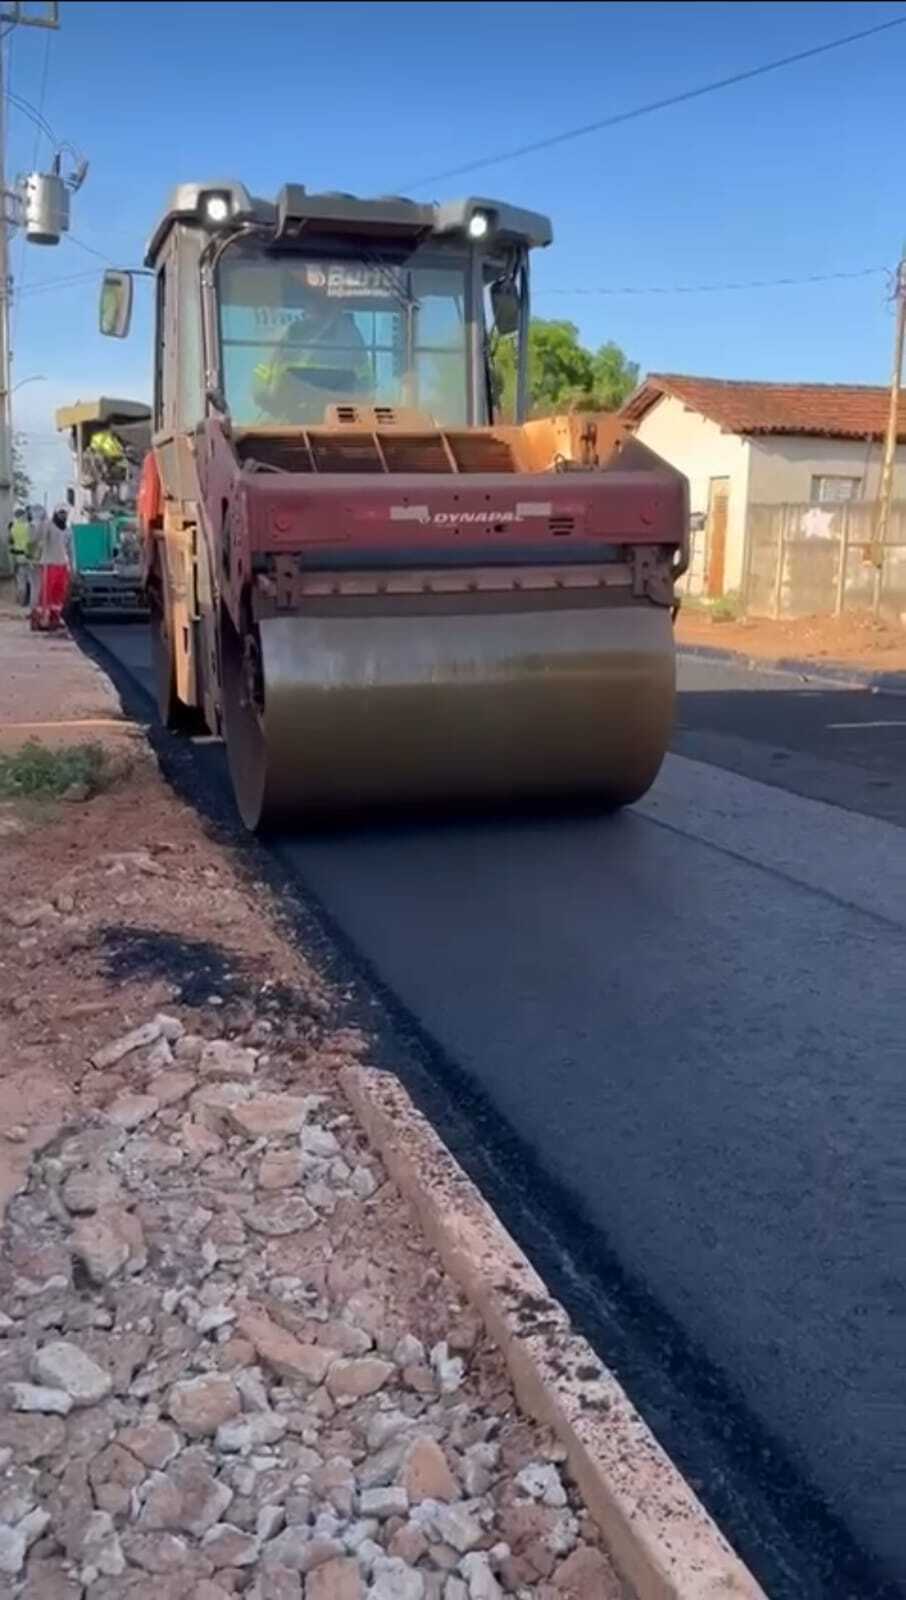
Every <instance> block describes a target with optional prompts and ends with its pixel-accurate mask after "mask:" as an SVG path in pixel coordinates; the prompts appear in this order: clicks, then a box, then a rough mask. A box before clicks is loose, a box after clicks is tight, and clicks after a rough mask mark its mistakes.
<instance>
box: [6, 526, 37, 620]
mask: <svg viewBox="0 0 906 1600" xmlns="http://www.w3.org/2000/svg"><path fill="white" fill-rule="evenodd" d="M31 542H32V541H31V525H30V523H29V520H28V512H27V511H26V510H25V509H24V508H20V510H18V511H17V512H16V515H15V516H14V518H13V520H12V522H11V523H10V525H9V550H10V555H11V557H12V563H13V576H14V578H15V582H16V605H17V606H27V605H28V592H29V576H30V573H31V555H32V550H31Z"/></svg>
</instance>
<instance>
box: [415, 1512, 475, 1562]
mask: <svg viewBox="0 0 906 1600" xmlns="http://www.w3.org/2000/svg"><path fill="white" fill-rule="evenodd" d="M411 1520H412V1522H414V1523H415V1524H416V1526H417V1527H419V1528H421V1530H422V1532H423V1533H426V1534H428V1536H429V1537H433V1538H435V1539H439V1540H440V1541H441V1543H442V1544H450V1545H452V1546H453V1549H454V1550H458V1551H459V1553H460V1555H465V1554H466V1552H467V1551H469V1550H474V1548H475V1546H476V1545H477V1544H480V1543H481V1541H482V1539H483V1538H484V1529H483V1528H482V1526H481V1523H480V1522H479V1521H478V1518H477V1515H475V1514H474V1512H473V1510H472V1509H471V1508H470V1507H469V1505H467V1504H465V1503H463V1502H459V1503H457V1504H455V1505H452V1506H447V1505H441V1504H440V1502H439V1501H438V1500H423V1501H422V1503H421V1505H420V1506H415V1507H414V1509H413V1511H412V1515H411Z"/></svg>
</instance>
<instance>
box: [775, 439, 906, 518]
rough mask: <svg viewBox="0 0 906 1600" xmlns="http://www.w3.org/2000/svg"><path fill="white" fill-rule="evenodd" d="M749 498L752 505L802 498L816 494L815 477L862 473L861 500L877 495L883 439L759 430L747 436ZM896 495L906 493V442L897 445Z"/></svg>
mask: <svg viewBox="0 0 906 1600" xmlns="http://www.w3.org/2000/svg"><path fill="white" fill-rule="evenodd" d="M749 446H750V450H751V455H750V461H749V500H750V502H751V504H752V505H759V504H760V505H777V504H779V503H780V502H782V501H792V502H794V503H795V502H803V501H807V500H810V499H811V497H812V478H813V477H819V476H823V477H830V476H834V477H846V478H861V479H862V480H863V482H862V491H861V494H860V496H859V498H860V499H862V500H874V499H876V498H877V494H878V486H879V482H880V476H881V452H882V449H883V446H882V444H881V442H880V440H877V439H875V440H873V441H872V443H871V445H870V447H869V445H867V444H866V442H865V440H864V439H813V438H811V437H809V436H808V435H806V434H790V435H786V434H784V435H777V436H776V437H775V436H772V435H765V434H760V435H757V436H755V437H753V438H752V439H750V441H749ZM894 497H895V498H896V499H898V500H900V499H906V446H904V445H900V446H899V447H898V450H897V466H896V472H895V478H894Z"/></svg>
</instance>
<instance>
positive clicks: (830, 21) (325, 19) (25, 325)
mask: <svg viewBox="0 0 906 1600" xmlns="http://www.w3.org/2000/svg"><path fill="white" fill-rule="evenodd" d="M61 11H62V27H61V30H60V32H59V34H57V35H55V36H53V37H52V38H51V39H50V42H49V53H48V54H47V56H46V63H47V72H46V83H45V51H46V50H47V49H48V45H47V40H46V36H45V35H44V34H42V33H40V32H38V31H37V30H25V29H20V30H17V32H16V33H15V35H14V36H13V38H12V41H11V59H10V63H9V69H10V81H9V87H10V89H11V90H12V92H13V93H14V94H16V95H19V96H25V97H26V98H28V99H29V100H31V101H33V102H35V103H40V104H42V105H43V110H44V115H45V116H46V118H47V119H48V120H49V122H50V123H51V124H52V126H53V128H54V130H55V131H56V133H57V134H58V136H59V137H60V138H65V139H68V140H69V141H71V142H72V143H73V144H74V145H76V146H77V147H78V148H79V149H80V150H82V151H84V153H85V154H86V155H87V156H88V158H89V159H90V162H91V171H90V174H89V177H88V181H87V183H86V185H85V187H84V189H83V190H82V191H81V192H80V193H79V194H78V195H77V196H76V197H75V199H74V202H73V228H72V231H73V235H74V236H75V239H77V240H80V241H81V246H80V245H79V244H77V243H75V242H73V241H67V242H65V243H64V244H63V245H61V246H60V247H59V248H58V249H53V250H43V251H42V250H40V249H37V248H35V247H29V248H28V249H27V250H23V249H22V248H21V246H20V244H19V242H16V243H14V247H13V264H14V271H15V276H16V279H17V282H18V283H19V285H20V286H21V287H22V289H23V290H24V292H23V294H22V296H21V300H20V303H19V306H18V309H17V312H16V319H15V329H14V334H15V374H14V378H15V379H16V380H18V379H24V378H28V377H30V376H32V375H33V374H42V375H43V376H44V378H45V379H46V380H47V381H45V382H42V383H29V384H26V385H23V387H22V389H21V390H20V391H19V393H18V394H17V396H16V402H15V403H16V416H17V422H18V424H19V425H20V426H21V427H22V428H23V429H25V430H26V432H27V434H28V438H29V454H30V458H31V465H32V467H33V470H34V475H35V478H36V479H37V480H38V482H39V483H40V485H41V487H42V488H44V487H47V488H49V489H50V490H51V492H52V493H57V492H59V486H60V483H61V481H62V474H63V470H64V469H63V462H64V459H65V458H64V457H62V456H61V454H60V451H59V449H58V447H57V446H55V444H54V441H53V410H54V408H55V407H56V406H57V405H60V404H64V403H66V402H68V401H70V400H72V399H75V398H77V397H83V398H84V397H88V396H90V395H93V394H96V393H98V392H101V391H105V392H107V393H115V394H119V395H126V396H131V395H136V396H141V395H143V394H146V393H147V391H148V387H149V382H150V342H149V339H150V335H149V326H148V322H147V318H146V316H145V315H139V317H138V318H137V322H136V325H135V328H134V332H133V336H132V339H131V340H130V341H128V342H127V343H126V344H125V345H119V344H114V343H113V341H110V340H102V339H101V338H100V337H99V336H98V335H97V333H96V331H95V330H96V315H95V306H96V296H97V281H96V280H93V279H92V278H90V277H89V278H80V279H79V280H78V281H76V282H71V283H67V284H61V285H59V286H58V287H57V288H56V289H51V288H48V289H46V290H43V289H41V288H40V285H41V284H43V283H48V284H49V283H51V282H52V281H53V280H57V279H63V278H69V277H70V276H73V277H74V276H75V275H77V274H82V273H86V272H88V273H91V272H92V271H93V269H94V267H95V266H97V268H98V269H99V270H100V269H101V268H102V262H100V261H99V260H97V258H96V257H94V256H92V255H91V254H89V253H88V251H87V250H86V249H85V248H84V247H85V246H89V247H90V248H91V249H92V250H95V251H100V252H102V253H103V254H104V255H106V256H109V258H110V259H111V260H112V261H114V262H115V263H116V264H117V265H131V264H138V262H139V261H140V258H141V252H142V245H143V242H144V240H145V237H146V236H147V234H148V232H149V231H150V228H151V225H152V223H153V221H154V220H155V218H156V215H157V213H158V212H159V211H160V209H161V208H162V205H163V201H164V198H165V195H166V192H167V190H168V188H169V187H170V186H171V185H172V184H173V183H174V182H176V181H177V180H179V179H180V178H188V177H201V178H207V177H211V176H214V177H216V176H222V175H228V176H236V177H240V178H242V179H244V180H245V182H246V183H247V184H248V185H249V186H250V187H252V188H254V189H256V190H257V191H258V192H259V193H265V194H268V193H273V192H274V191H275V190H276V189H277V187H278V186H279V185H280V184H281V183H282V182H283V181H285V180H287V179H295V180H297V181H301V182H303V183H305V184H307V185H308V186H309V187H312V188H340V189H349V190H352V191H358V192H360V193H364V194H367V193H387V192H394V191H395V192H399V191H400V189H401V188H402V189H403V191H404V192H411V193H414V194H416V195H418V196H421V197H428V196H430V195H432V194H433V193H434V192H435V188H437V189H438V190H440V189H441V188H443V190H444V192H447V193H449V192H452V193H454V194H457V193H462V192H464V191H473V192H475V191H477V192H479V193H484V194H489V195H499V196H501V197H502V198H506V199H511V200H513V201H514V202H516V203H521V204H525V205H528V206H531V207H534V208H535V209H538V210H544V211H548V212H550V214H551V215H552V216H553V218H554V227H555V243H554V245H553V246H552V248H551V249H550V250H549V251H547V252H546V253H544V255H543V256H542V257H541V258H540V259H538V260H537V264H536V272H535V287H536V304H535V310H536V312H537V314H538V315H542V316H560V317H570V318H571V319H572V320H574V321H575V322H577V323H578V324H579V327H580V329H581V332H582V334H583V336H584V338H585V339H586V340H587V341H588V342H590V343H593V344H594V343H598V342H601V341H603V340H605V339H609V338H613V339H616V340H617V341H618V343H620V344H621V345H622V346H623V347H624V348H625V350H626V351H627V353H628V354H629V355H630V356H632V357H633V359H635V360H637V361H638V362H640V364H641V366H642V368H643V369H662V370H664V369H666V370H674V371H685V372H698V373H706V374H709V375H715V376H725V377H755V378H778V379H779V378H785V379H795V378H799V379H814V380H820V381H834V380H844V381H845V380H848V381H854V382H881V381H884V379H885V378H886V375H887V370H888V366H889V345H890V338H891V314H890V307H889V305H888V303H887V301H886V282H885V278H884V277H883V276H882V275H876V276H872V277H865V278H856V279H853V280H851V281H842V282H836V283H828V284H817V285H814V286H803V287H794V288H774V289H752V290H749V291H745V292H721V293H709V294H694V295H692V294H690V295H676V294H663V295H662V294H657V295H655V294H651V295H635V296H628V295H612V296H611V295H607V296H604V295H597V294H593V293H581V294H579V293H575V292H574V291H575V290H577V289H578V290H586V291H587V290H593V289H598V288H601V287H607V286H612V287H620V286H634V287H636V288H644V287H649V286H654V287H663V286H670V285H675V284H695V283H702V282H708V283H713V282H721V281H724V280H727V279H731V280H738V279H758V278H774V277H779V276H784V275H789V276H801V275H806V274H811V273H815V274H820V273H829V272H856V271H858V270H860V269H861V268H864V267H873V266H888V265H892V264H893V263H894V262H895V260H896V257H897V254H898V252H899V250H900V248H901V246H902V244H903V240H904V237H906V206H904V203H903V202H904V187H906V186H904V181H903V158H902V154H901V151H900V149H899V143H900V141H899V139H898V133H899V128H900V124H901V117H902V103H903V84H904V81H906V27H903V28H902V29H893V30H891V31H890V32H889V33H887V34H884V35H881V36H879V37H876V38H874V39H868V40H865V41H863V42H861V43H857V44H854V45H851V46H849V47H848V48H846V49H843V50H840V51H838V52H834V53H832V54H829V55H826V56H823V57H818V58H817V59H815V60H812V61H807V62H804V63H801V64H799V65H797V66H793V67H790V68H786V69H783V70H781V71H779V72H777V73H775V74H772V75H770V76H767V77H764V78H761V79H756V80H754V81H753V82H750V83H747V84H743V85H740V86H738V87H735V88H731V89H728V90H726V91H722V92H720V93H716V94H714V95H711V96H708V97H706V98H704V99H701V100H698V101H694V102H692V103H691V104H688V105H685V106H678V107H675V108H672V109H668V110H664V111H661V112H658V113H655V114H654V115H651V116H649V117H646V118H644V119H642V120H640V121H637V122H633V123H629V124H627V125H626V126H624V127H618V128H615V129H611V130H609V131H605V132H601V133H597V134H592V135H590V136H588V137H585V138H581V139H577V140H575V141H574V142H572V143H569V144H563V145H560V146H557V147H555V148H554V149H552V150H549V151H544V152H539V153H536V154H533V155H528V156H525V157H523V158H521V159H518V160H514V161H504V162H501V163H500V165H499V166H493V167H490V168H488V169H487V170H484V171H481V172H479V173H476V174H475V175H474V176H473V177H471V178H457V179H455V180H451V182H450V183H449V184H448V185H443V186H440V185H438V186H433V185H431V184H428V185H427V186H425V185H418V184H417V183H414V182H413V180H417V179H418V178H419V177H421V176H424V175H425V174H431V173H434V172H436V171H437V170H439V169H443V168H446V167H448V166H452V165H455V164H456V163H458V162H459V161H467V160H469V159H470V158H471V157H473V156H474V157H478V156H481V155H484V154H486V153H488V152H489V151H494V150H497V149H506V148H507V147H509V146H512V145H518V144H522V143H524V142H526V141H529V140H532V139H535V138H542V137H544V136H545V135H546V134H548V133H556V132H559V131H560V130H561V129H563V128H568V127H571V126H573V125H575V124H578V123H583V122H587V121H591V120H593V119H594V118H596V117H604V116H607V115H608V114H609V113H611V112H614V111H618V110H620V109H622V108H625V107H629V106H632V105H634V104H637V103H639V102H641V101H648V100H652V99H655V98H657V97H658V96H661V95H668V94H671V93H673V92H676V91H679V90H682V89H684V88H687V87H693V86H695V85H696V84H698V83H701V82H703V81H706V80H707V79H709V78H716V77H720V76H721V75H723V74H726V73H731V72H734V71H736V70H739V69H741V68H745V67H748V66H752V65H756V64H757V63H759V62H760V61H766V60H768V59H770V58H771V57H773V56H777V55H784V54H787V53H791V52H793V51H795V50H798V49H803V48H807V47H808V46H810V45H813V44H816V43H820V42H821V41H822V40H825V39H829V38H832V37H834V36H835V35H837V34H844V33H848V32H851V31H856V30H857V29H860V28H864V27H868V26H870V25H871V24H872V23H873V22H878V21H884V20H886V19H888V18H890V17H894V16H897V15H900V14H906V3H901V4H873V3H859V4H849V3H824V4H821V5H816V4H795V3H790V4H787V3H761V0H752V3H745V0H743V3H735V4H723V3H721V0H716V3H693V4H682V3H675V4H659V3H650V4H648V3H644V0H642V3H636V4H623V3H615V4H598V3H594V0H586V3H561V4H559V5H558V6H556V7H553V6H551V5H550V3H549V0H540V3H533V0H529V3H526V0H520V3H519V4H518V5H517V4H509V3H503V4H499V3H496V0H489V3H474V4H472V3H463V0H459V3H450V4H448V3H446V0H439V3H433V4H432V3H422V4H418V3H416V0H411V3H410V0H406V3H399V4H398V3H389V0H388V3H383V0H371V3H367V4H357V3H354V0H352V3H350V0H347V3H344V4H330V3H321V4H292V3H284V4H271V3H269V0H258V3H257V4H250V3H248V0H240V3H238V4H234V3H230V0H226V3H224V0H218V3H214V4H205V3H193V0H189V3H178V0H165V3H142V0H139V3H131V4H130V5H128V6H115V5H112V4H110V3H107V0H99V3H96V0H64V3H63V5H62V7H61ZM42 84H44V85H45V87H44V93H43V98H42ZM9 146H10V159H9V168H10V172H11V173H16V172H19V171H23V170H25V169H27V168H29V167H31V165H32V163H33V160H34V157H35V130H34V127H33V126H32V124H31V123H30V122H29V121H28V120H27V118H25V117H24V116H23V115H22V114H21V112H19V111H18V110H16V109H15V107H11V108H10V123H9ZM48 149H49V147H48V145H47V142H46V141H44V140H39V143H38V155H39V157H40V158H42V160H45V161H46V158H47V155H48ZM139 299H140V300H142V299H143V292H142V289H141V287H140V288H139Z"/></svg>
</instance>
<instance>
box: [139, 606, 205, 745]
mask: <svg viewBox="0 0 906 1600" xmlns="http://www.w3.org/2000/svg"><path fill="white" fill-rule="evenodd" d="M150 622H151V660H152V663H153V667H154V684H155V690H156V698H157V712H158V716H159V717H160V720H161V722H162V723H163V725H164V727H165V728H170V729H171V730H172V731H173V732H174V733H203V732H204V727H205V723H204V718H203V716H202V714H201V712H200V711H198V710H197V709H196V707H195V706H187V705H184V704H183V702H182V700H180V698H179V695H178V694H177V692H176V656H175V654H174V650H173V641H172V638H171V636H170V630H169V625H168V618H167V613H166V609H165V607H164V606H163V605H162V603H161V597H160V595H159V593H157V592H154V593H153V594H152V595H151V601H150Z"/></svg>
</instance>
